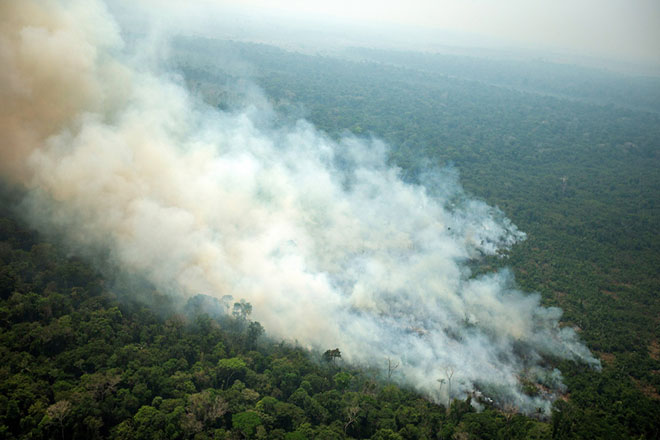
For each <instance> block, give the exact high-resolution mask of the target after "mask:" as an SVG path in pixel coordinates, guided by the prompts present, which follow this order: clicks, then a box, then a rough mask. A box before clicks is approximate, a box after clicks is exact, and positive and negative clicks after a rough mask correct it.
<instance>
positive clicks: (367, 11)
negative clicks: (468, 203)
mask: <svg viewBox="0 0 660 440" xmlns="http://www.w3.org/2000/svg"><path fill="white" fill-rule="evenodd" d="M162 3H163V2H162V1H159V2H158V4H159V5H160V6H161V7H162ZM170 4H171V5H177V6H176V8H177V9H180V8H188V9H190V8H193V6H191V5H192V4H196V6H197V7H202V8H205V9H206V11H207V13H206V16H207V17H208V16H209V15H216V14H218V15H223V13H227V12H226V11H228V10H230V9H231V10H242V11H246V12H248V13H254V14H258V13H261V14H270V15H271V16H280V17H289V18H295V19H299V20H300V19H302V20H303V21H304V20H305V19H314V20H316V22H318V21H319V20H323V19H331V20H333V21H334V22H337V21H345V22H347V23H350V24H352V25H355V24H368V25H371V26H373V25H379V26H383V27H385V26H393V25H396V26H401V25H403V26H412V27H420V28H421V27H424V28H430V29H443V30H449V31H453V32H458V33H463V34H475V35H477V36H479V37H481V39H482V40H484V41H487V40H488V39H493V40H496V41H497V42H498V43H500V44H508V45H510V46H512V47H521V48H530V49H550V50H558V51H564V52H568V53H572V54H582V55H591V56H597V57H606V58H612V59H618V60H625V61H637V62H640V61H641V62H645V63H652V64H657V65H660V1H659V0H497V1H495V0H462V1H452V0H405V1H402V0H360V1H356V0H333V1H320V0H278V1H276V2H273V1H272V0H197V1H196V2H174V1H172V2H171V3H170ZM210 11H214V12H210ZM177 13H178V14H180V13H181V11H178V12H177ZM203 15H204V14H203ZM179 17H181V15H179ZM272 24H273V25H277V23H272ZM438 43H440V44H441V43H442V42H438Z"/></svg>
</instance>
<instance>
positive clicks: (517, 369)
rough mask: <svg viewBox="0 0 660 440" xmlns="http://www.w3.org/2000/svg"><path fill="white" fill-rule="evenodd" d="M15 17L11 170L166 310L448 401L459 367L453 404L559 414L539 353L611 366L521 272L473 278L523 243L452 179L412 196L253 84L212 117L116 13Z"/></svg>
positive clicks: (42, 215)
mask: <svg viewBox="0 0 660 440" xmlns="http://www.w3.org/2000/svg"><path fill="white" fill-rule="evenodd" d="M0 17H1V18H0V62H1V63H2V65H3V66H5V67H4V68H3V69H2V71H1V72H0V87H1V89H0V90H1V93H2V96H3V102H4V103H5V105H3V107H2V109H1V110H0V132H1V133H3V134H2V146H1V150H0V154H1V165H0V170H1V171H2V176H3V178H5V179H6V180H8V181H10V182H12V183H14V184H18V185H22V186H23V187H25V188H27V189H28V190H29V195H28V196H27V198H26V199H25V201H24V203H23V208H24V210H25V212H26V215H27V216H28V217H29V219H30V221H31V222H32V224H34V225H35V226H36V227H37V228H38V229H40V230H42V231H46V232H49V233H51V234H61V235H62V236H65V237H66V238H67V240H68V242H69V243H70V246H71V247H72V248H73V249H75V250H77V251H78V252H81V253H83V254H93V253H94V252H104V253H107V254H109V255H110V259H111V261H112V262H113V263H115V264H116V265H117V266H118V267H120V268H122V269H123V270H124V271H126V272H128V273H134V274H137V275H140V276H143V277H145V278H146V279H147V280H148V281H149V282H151V283H153V284H154V285H155V286H157V288H158V289H160V290H161V291H163V292H165V293H168V294H170V295H173V296H182V297H184V298H189V297H192V296H194V295H196V294H199V293H203V294H207V295H211V296H214V297H216V298H222V297H223V296H225V295H231V296H233V297H234V298H235V299H236V300H238V299H245V300H246V301H248V302H250V303H251V304H252V305H253V307H254V317H255V318H256V319H257V320H259V321H260V322H261V323H262V324H263V325H264V326H265V328H266V330H267V332H268V333H269V334H270V335H272V336H274V337H278V338H283V339H286V340H290V341H294V340H297V341H298V342H299V343H300V344H302V345H304V346H306V347H310V348H315V349H319V350H324V349H327V348H334V347H335V346H337V347H340V348H341V350H342V354H343V356H344V358H345V359H346V360H347V361H349V362H354V363H357V364H364V365H368V366H375V365H380V364H382V362H383V360H384V359H385V358H391V359H395V360H396V361H397V362H400V364H401V367H400V377H399V380H400V381H401V382H403V383H406V384H410V385H412V386H413V387H415V388H416V389H418V390H420V391H422V392H424V393H426V394H428V395H430V396H432V397H433V398H435V399H436V400H438V401H440V400H443V401H444V399H446V398H447V393H448V392H449V387H444V388H441V387H439V386H438V382H437V379H440V378H442V377H443V374H444V371H445V369H451V370H453V371H455V373H454V376H453V379H452V381H453V383H452V387H451V393H452V396H451V397H465V396H466V395H467V394H469V393H471V392H473V391H475V390H481V391H482V392H484V393H486V394H487V395H489V396H492V397H493V398H495V399H499V400H498V403H500V404H513V405H516V406H517V407H519V408H521V409H522V410H523V411H527V412H533V411H535V410H536V409H537V408H542V409H543V410H545V411H547V410H548V409H549V405H550V403H551V401H552V400H553V399H554V398H555V397H556V395H557V393H559V392H561V390H562V382H561V381H562V379H561V374H560V372H559V371H557V370H554V369H552V368H550V367H548V363H547V362H546V361H545V360H544V357H549V356H552V357H558V358H563V359H571V360H576V361H579V362H584V363H587V364H589V365H592V366H594V367H596V368H598V367H599V361H598V360H597V359H595V358H594V357H593V356H592V355H591V353H590V352H589V350H588V349H587V348H586V346H585V345H583V344H582V343H581V342H580V341H579V339H578V336H577V334H576V332H575V331H574V330H573V329H572V328H569V327H563V328H562V327H560V325H559V319H560V317H561V310H559V309H557V308H545V307H542V306H541V305H540V297H539V295H537V294H528V293H523V292H520V291H518V290H517V289H516V287H515V282H514V280H513V278H512V275H511V273H510V272H509V271H506V270H502V271H499V272H494V273H490V274H487V275H482V276H478V277H473V276H472V275H471V271H470V269H469V263H470V262H471V261H473V260H475V259H478V258H480V257H482V256H486V255H498V254H499V253H502V252H505V251H506V250H507V249H509V248H510V247H511V246H514V245H515V244H516V243H517V242H519V241H521V240H524V239H525V234H524V233H523V232H521V231H519V230H518V228H517V227H516V226H515V225H513V224H512V223H511V222H510V221H509V220H508V219H507V218H506V217H505V214H504V213H503V212H501V211H500V210H499V209H497V208H495V207H491V206H488V205H486V204H485V203H484V202H482V201H479V200H476V199H474V198H471V197H470V196H469V195H467V194H466V193H465V192H464V191H463V190H462V188H461V186H460V184H459V181H458V176H457V172H456V171H455V170H453V169H451V168H449V169H441V170H429V171H428V172H427V173H426V174H425V175H423V176H421V177H420V179H419V183H410V182H408V181H404V179H402V178H401V176H400V170H399V169H397V168H396V167H391V166H389V165H388V160H387V159H388V146H387V145H385V144H384V143H383V142H381V141H379V140H377V139H362V138H356V137H353V136H345V137H343V138H341V139H339V140H335V139H332V138H330V137H329V136H328V135H326V134H325V133H322V132H320V131H319V130H317V129H316V128H315V127H314V126H313V125H312V124H310V123H309V122H306V121H305V120H299V121H296V122H293V123H280V122H278V118H277V115H276V114H275V112H274V110H273V109H272V108H271V107H270V105H269V104H268V100H267V99H266V98H265V97H264V96H263V95H262V94H261V93H260V92H259V91H258V90H256V89H254V90H253V89H250V90H251V92H250V93H249V94H248V96H249V97H250V99H249V100H248V102H246V103H245V104H244V105H243V106H242V107H240V108H236V109H230V110H227V111H219V110H217V109H213V108H210V107H209V106H207V105H205V104H204V103H202V102H199V101H198V100H197V99H195V97H193V96H191V95H190V94H189V92H188V91H187V90H186V89H185V87H184V86H183V85H182V81H181V79H180V78H179V77H178V76H177V75H176V74H175V73H173V72H167V71H163V70H162V65H161V64H159V63H158V56H159V54H160V53H161V52H160V51H159V50H158V47H157V46H152V45H151V43H152V42H151V41H150V40H148V39H147V40H145V41H142V42H140V43H139V45H138V47H139V48H140V53H137V54H136V53H135V52H133V50H132V49H131V48H129V47H127V45H126V44H125V43H124V41H123V39H122V36H121V31H120V28H119V26H118V25H117V23H116V21H115V19H114V18H113V16H112V15H111V13H110V12H109V10H108V9H107V7H106V5H105V4H104V3H103V2H101V1H61V2H58V1H37V0H25V1H20V2H19V1H8V2H3V3H2V4H1V5H0ZM145 49H153V51H151V50H145ZM150 57H155V62H154V64H152V63H151V61H154V59H153V58H150ZM522 379H524V380H529V381H532V382H535V383H539V384H542V385H545V386H546V387H547V388H546V389H547V391H545V392H544V393H541V394H538V395H537V396H529V395H527V394H524V393H523V392H522V391H521V380H522Z"/></svg>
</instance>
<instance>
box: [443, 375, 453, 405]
mask: <svg viewBox="0 0 660 440" xmlns="http://www.w3.org/2000/svg"><path fill="white" fill-rule="evenodd" d="M445 376H447V411H449V407H450V406H451V378H452V377H453V376H454V367H452V366H451V365H448V366H446V367H445Z"/></svg>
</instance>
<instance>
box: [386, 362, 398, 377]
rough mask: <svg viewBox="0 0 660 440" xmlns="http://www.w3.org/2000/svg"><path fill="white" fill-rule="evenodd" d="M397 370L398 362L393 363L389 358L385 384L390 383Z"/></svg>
mask: <svg viewBox="0 0 660 440" xmlns="http://www.w3.org/2000/svg"><path fill="white" fill-rule="evenodd" d="M397 368H399V362H395V361H393V360H392V359H391V358H387V382H391V381H392V374H393V373H394V370H396V369H397Z"/></svg>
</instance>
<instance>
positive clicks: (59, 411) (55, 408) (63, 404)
mask: <svg viewBox="0 0 660 440" xmlns="http://www.w3.org/2000/svg"><path fill="white" fill-rule="evenodd" d="M70 412H71V402H69V401H68V400H60V401H58V402H56V403H54V404H52V405H51V406H49V407H48V409H46V414H47V415H48V417H50V419H51V420H52V421H53V422H54V423H57V424H58V425H59V426H60V434H61V435H62V440H64V419H66V418H67V416H68V415H69V413H70Z"/></svg>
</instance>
